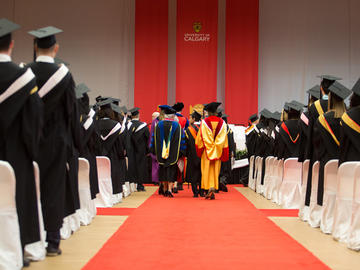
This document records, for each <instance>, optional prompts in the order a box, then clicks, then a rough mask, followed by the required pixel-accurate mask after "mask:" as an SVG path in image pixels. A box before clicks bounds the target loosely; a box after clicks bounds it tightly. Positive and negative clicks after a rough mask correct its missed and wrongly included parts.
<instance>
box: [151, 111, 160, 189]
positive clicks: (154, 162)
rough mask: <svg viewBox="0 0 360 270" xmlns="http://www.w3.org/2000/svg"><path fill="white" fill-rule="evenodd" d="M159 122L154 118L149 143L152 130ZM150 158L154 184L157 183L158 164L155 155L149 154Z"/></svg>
mask: <svg viewBox="0 0 360 270" xmlns="http://www.w3.org/2000/svg"><path fill="white" fill-rule="evenodd" d="M158 122H159V119H158V118H155V119H154V120H153V121H152V123H151V129H150V135H151V136H150V141H151V138H152V136H153V135H154V130H155V126H156V124H157V123H158ZM150 156H151V164H152V166H151V180H152V181H153V182H155V183H159V163H158V162H157V160H156V155H154V154H152V153H150Z"/></svg>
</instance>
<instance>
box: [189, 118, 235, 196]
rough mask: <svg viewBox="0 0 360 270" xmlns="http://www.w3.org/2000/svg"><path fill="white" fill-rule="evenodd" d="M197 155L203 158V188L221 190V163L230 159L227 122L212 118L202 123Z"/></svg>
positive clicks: (197, 139)
mask: <svg viewBox="0 0 360 270" xmlns="http://www.w3.org/2000/svg"><path fill="white" fill-rule="evenodd" d="M195 146H196V152H197V155H198V156H199V157H200V158H201V188H202V189H205V190H209V189H210V188H215V189H219V174H220V168H221V162H222V161H223V162H225V161H227V160H228V159H229V145H228V137H227V129H226V124H225V122H224V121H223V120H222V119H221V118H219V117H217V116H210V117H208V118H206V119H204V120H203V121H202V122H201V125H200V129H199V132H198V134H197V136H196V141H195Z"/></svg>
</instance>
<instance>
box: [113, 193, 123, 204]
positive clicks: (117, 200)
mask: <svg viewBox="0 0 360 270" xmlns="http://www.w3.org/2000/svg"><path fill="white" fill-rule="evenodd" d="M122 197H123V194H122V193H118V194H113V195H112V202H113V205H114V204H118V203H121V201H122Z"/></svg>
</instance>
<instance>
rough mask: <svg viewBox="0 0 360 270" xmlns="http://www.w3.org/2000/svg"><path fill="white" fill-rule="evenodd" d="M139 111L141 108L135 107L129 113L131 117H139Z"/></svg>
mask: <svg viewBox="0 0 360 270" xmlns="http://www.w3.org/2000/svg"><path fill="white" fill-rule="evenodd" d="M139 110H140V108H138V107H135V108H132V109H130V110H129V112H130V113H131V116H137V115H138V114H139Z"/></svg>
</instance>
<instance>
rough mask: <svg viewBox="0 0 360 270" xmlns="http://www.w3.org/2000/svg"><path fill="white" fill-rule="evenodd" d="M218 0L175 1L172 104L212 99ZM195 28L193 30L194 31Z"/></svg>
mask: <svg viewBox="0 0 360 270" xmlns="http://www.w3.org/2000/svg"><path fill="white" fill-rule="evenodd" d="M217 22H218V0H178V1H177V30H176V31H177V32H176V38H177V39H176V101H182V102H184V104H185V108H184V111H183V114H184V115H185V116H188V114H189V106H190V105H195V104H197V103H207V102H210V101H215V100H216V88H217V85H216V82H217V27H218V23H217ZM194 28H195V29H194Z"/></svg>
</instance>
